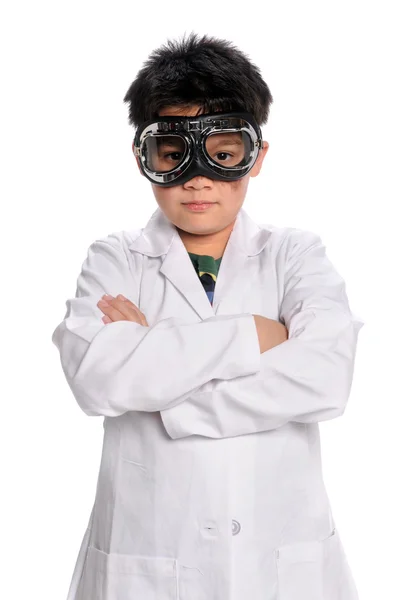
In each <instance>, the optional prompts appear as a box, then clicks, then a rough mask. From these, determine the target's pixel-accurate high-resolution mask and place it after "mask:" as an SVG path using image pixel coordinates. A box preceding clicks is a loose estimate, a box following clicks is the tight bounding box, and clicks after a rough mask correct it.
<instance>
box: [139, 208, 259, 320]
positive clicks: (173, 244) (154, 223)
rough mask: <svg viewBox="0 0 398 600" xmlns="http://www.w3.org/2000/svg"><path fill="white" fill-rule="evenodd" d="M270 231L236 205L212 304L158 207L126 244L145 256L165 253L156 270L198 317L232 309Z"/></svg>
mask: <svg viewBox="0 0 398 600" xmlns="http://www.w3.org/2000/svg"><path fill="white" fill-rule="evenodd" d="M269 235H270V232H269V231H268V230H265V229H262V228H261V227H260V226H259V225H257V224H256V223H254V221H252V219H251V218H250V217H249V216H248V214H247V213H246V211H244V210H243V209H242V208H241V209H240V211H239V213H238V216H237V219H236V222H235V225H234V229H233V230H232V232H231V234H230V236H229V239H228V242H227V245H226V248H225V250H224V254H223V258H222V261H221V264H220V269H219V272H218V276H217V281H216V286H215V291H214V300H213V306H212V305H211V304H210V302H209V299H208V297H207V294H206V292H205V290H204V288H203V285H202V283H201V282H200V280H199V278H198V276H197V274H196V272H195V269H194V267H193V265H192V262H191V259H190V257H189V254H188V252H187V250H186V248H185V246H184V244H183V242H182V240H181V238H180V236H179V233H178V231H177V229H176V227H175V226H174V224H173V223H171V222H170V221H169V220H168V219H167V217H166V216H165V215H164V213H163V212H162V211H161V209H160V208H158V209H157V210H156V211H155V213H154V214H153V215H152V217H151V218H150V220H149V221H148V223H147V225H146V227H145V228H144V229H143V230H142V233H141V235H140V236H139V237H138V238H137V239H136V240H135V241H134V242H133V243H132V244H130V246H129V249H130V250H132V251H138V252H141V253H143V254H146V255H147V256H160V255H165V256H164V259H163V262H162V265H161V267H160V273H162V274H163V275H164V276H165V277H167V279H168V280H169V281H170V282H171V283H172V284H173V285H174V287H175V288H176V289H177V290H178V291H179V292H180V293H181V294H182V295H183V296H184V297H185V299H186V300H187V302H189V304H190V305H191V306H192V308H193V309H194V310H195V311H196V313H197V314H198V315H199V316H200V318H201V319H203V320H204V319H208V318H210V317H214V315H216V314H231V313H233V310H234V309H233V306H234V298H235V297H236V296H237V295H239V294H242V293H243V292H244V289H245V287H247V286H248V285H249V284H250V282H249V278H248V277H246V276H245V275H246V269H247V265H248V261H249V260H250V256H254V255H255V254H258V253H259V252H260V251H261V250H262V249H263V248H264V246H265V244H266V241H267V239H268V237H269Z"/></svg>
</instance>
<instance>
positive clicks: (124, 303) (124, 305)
mask: <svg viewBox="0 0 398 600" xmlns="http://www.w3.org/2000/svg"><path fill="white" fill-rule="evenodd" d="M114 300H115V302H116V301H117V300H119V301H120V302H121V304H119V303H118V304H117V307H118V309H119V310H120V312H123V313H124V312H125V309H126V313H125V314H126V316H128V315H134V314H138V316H139V318H140V323H141V325H145V326H146V327H148V323H147V320H146V317H145V315H144V313H143V312H141V311H140V309H139V308H138V306H136V305H135V304H134V303H133V302H131V300H129V299H128V298H125V297H124V296H123V295H122V294H119V295H118V296H116V298H115V299H114ZM131 311H133V312H131Z"/></svg>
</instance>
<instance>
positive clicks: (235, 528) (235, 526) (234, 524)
mask: <svg viewBox="0 0 398 600" xmlns="http://www.w3.org/2000/svg"><path fill="white" fill-rule="evenodd" d="M239 532H240V523H239V521H235V520H234V519H232V535H236V534H238V533H239Z"/></svg>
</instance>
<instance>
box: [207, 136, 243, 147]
mask: <svg viewBox="0 0 398 600" xmlns="http://www.w3.org/2000/svg"><path fill="white" fill-rule="evenodd" d="M227 135H228V137H222V134H216V137H217V144H216V145H217V146H218V145H219V144H222V145H223V146H241V145H242V144H243V142H242V138H241V137H240V136H239V137H238V136H237V137H234V138H231V137H230V135H229V134H227ZM214 137H215V136H214V135H211V136H210V137H209V138H208V139H207V141H209V140H211V138H214Z"/></svg>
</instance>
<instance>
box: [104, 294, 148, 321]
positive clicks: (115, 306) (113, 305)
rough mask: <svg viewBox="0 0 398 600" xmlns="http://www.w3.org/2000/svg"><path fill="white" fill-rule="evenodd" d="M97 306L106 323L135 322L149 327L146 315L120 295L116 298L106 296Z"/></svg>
mask: <svg viewBox="0 0 398 600" xmlns="http://www.w3.org/2000/svg"><path fill="white" fill-rule="evenodd" d="M97 306H98V308H99V309H100V310H102V312H103V313H105V317H102V320H103V322H104V323H114V322H115V321H133V322H134V323H138V324H139V325H143V326H144V327H149V325H148V323H147V320H146V318H145V315H144V313H142V312H141V311H140V309H139V308H138V307H137V306H136V305H135V304H133V303H132V302H131V301H130V300H128V298H125V297H124V296H122V294H118V296H116V298H114V297H113V296H109V295H107V294H104V296H102V298H101V300H99V301H98V302H97Z"/></svg>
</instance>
